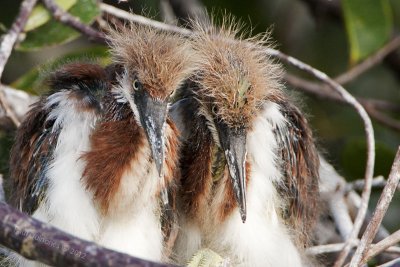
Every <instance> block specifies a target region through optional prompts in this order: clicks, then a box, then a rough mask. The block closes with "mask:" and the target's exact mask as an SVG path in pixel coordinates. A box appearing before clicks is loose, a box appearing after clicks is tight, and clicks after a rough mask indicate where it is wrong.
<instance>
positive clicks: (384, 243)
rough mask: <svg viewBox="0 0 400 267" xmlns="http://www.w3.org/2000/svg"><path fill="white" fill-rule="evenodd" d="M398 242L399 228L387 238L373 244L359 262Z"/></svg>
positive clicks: (399, 239)
mask: <svg viewBox="0 0 400 267" xmlns="http://www.w3.org/2000/svg"><path fill="white" fill-rule="evenodd" d="M399 242H400V230H397V231H396V232H394V233H393V234H391V235H390V236H388V237H387V238H385V239H383V240H382V241H380V242H378V243H376V244H375V245H373V246H372V247H371V248H370V249H369V250H368V252H367V253H366V254H365V256H364V258H363V259H362V261H361V263H365V262H366V261H367V260H368V259H370V258H372V257H374V256H376V255H378V254H379V253H381V252H382V251H385V250H386V249H387V248H389V247H391V246H393V245H395V244H397V243H399Z"/></svg>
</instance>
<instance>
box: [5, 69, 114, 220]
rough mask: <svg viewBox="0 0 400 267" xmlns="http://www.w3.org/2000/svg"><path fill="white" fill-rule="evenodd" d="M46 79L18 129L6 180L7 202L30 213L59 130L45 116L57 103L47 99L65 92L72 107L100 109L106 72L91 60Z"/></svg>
mask: <svg viewBox="0 0 400 267" xmlns="http://www.w3.org/2000/svg"><path fill="white" fill-rule="evenodd" d="M47 82H48V84H49V87H50V89H51V92H50V93H49V94H48V95H44V96H42V97H41V99H40V100H39V101H38V102H36V103H35V104H33V106H32V108H31V110H30V111H29V112H28V114H27V115H26V117H25V119H24V121H23V122H22V124H21V126H20V128H19V129H18V131H17V134H16V140H15V143H14V146H13V148H12V150H11V158H10V176H11V178H10V182H9V183H10V190H11V191H12V193H11V196H10V199H9V202H10V203H11V204H12V205H13V206H15V207H17V208H19V209H21V210H22V211H24V212H27V213H29V214H31V213H33V212H34V211H35V210H36V209H37V208H38V206H39V205H40V203H41V202H42V201H43V200H44V199H45V192H46V189H47V185H48V178H47V177H46V170H47V168H48V167H49V165H50V163H51V161H52V159H53V156H52V153H53V151H54V148H55V146H56V143H57V139H58V135H59V132H60V130H61V129H60V128H59V127H57V128H53V124H54V119H49V117H48V116H49V113H50V112H51V111H52V110H53V109H55V108H57V106H58V103H54V104H53V105H52V106H49V105H47V100H48V98H50V97H51V95H52V94H53V93H57V92H60V91H65V92H67V94H66V95H65V98H66V99H65V100H67V101H69V100H71V101H73V102H71V109H74V108H78V109H79V111H80V112H93V111H95V112H99V108H100V104H99V99H100V98H101V97H102V95H103V94H104V92H105V91H106V90H107V88H108V82H107V76H106V72H105V71H104V70H103V69H102V68H101V67H100V66H98V65H95V64H90V63H70V64H66V65H64V66H62V67H60V68H59V69H58V70H57V71H55V72H54V73H52V74H51V75H49V77H48V79H47ZM72 103H75V104H72ZM76 103H79V105H77V104H76ZM65 112H68V111H65ZM74 112H75V111H74Z"/></svg>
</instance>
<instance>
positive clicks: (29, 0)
mask: <svg viewBox="0 0 400 267" xmlns="http://www.w3.org/2000/svg"><path fill="white" fill-rule="evenodd" d="M36 2H37V0H24V1H23V2H22V4H21V7H20V9H19V13H18V16H17V18H16V20H15V21H14V23H13V24H12V25H11V28H10V30H9V31H8V33H7V34H5V35H4V36H3V37H2V38H1V44H0V78H1V76H2V75H3V71H4V67H5V65H6V63H7V61H8V58H9V57H10V55H11V51H12V49H13V47H14V45H15V42H16V41H17V39H18V36H19V34H20V33H21V31H22V30H23V28H24V27H25V24H26V22H27V20H28V17H29V14H30V13H31V12H32V9H33V7H34V6H35V4H36Z"/></svg>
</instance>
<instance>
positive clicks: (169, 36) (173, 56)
mask: <svg viewBox="0 0 400 267" xmlns="http://www.w3.org/2000/svg"><path fill="white" fill-rule="evenodd" d="M108 40H109V43H110V45H111V48H112V49H111V52H112V54H113V57H114V62H116V63H118V64H121V65H123V66H125V68H126V70H127V71H128V72H130V74H134V75H136V76H137V77H138V79H139V81H140V82H141V83H142V84H143V85H144V87H145V88H146V90H147V91H148V92H150V94H151V95H152V96H153V97H155V98H161V99H165V98H166V97H168V96H169V95H170V94H171V93H173V91H174V90H176V89H177V88H178V87H179V86H180V84H181V83H182V82H183V80H184V79H185V78H186V77H188V76H189V74H190V73H191V72H192V70H193V63H192V57H191V49H190V46H189V45H188V43H187V40H185V39H184V38H183V37H182V36H180V35H178V34H174V33H168V32H162V31H157V30H155V29H153V28H151V27H147V26H143V25H137V24H133V23H131V24H129V25H128V26H126V27H121V28H117V29H116V30H110V32H109V35H108Z"/></svg>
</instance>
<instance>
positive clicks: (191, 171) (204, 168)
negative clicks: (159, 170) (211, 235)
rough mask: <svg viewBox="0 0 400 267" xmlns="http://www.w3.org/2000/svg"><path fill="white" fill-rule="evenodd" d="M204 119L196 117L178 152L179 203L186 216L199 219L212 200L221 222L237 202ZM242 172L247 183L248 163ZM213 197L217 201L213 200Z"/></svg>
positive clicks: (221, 156)
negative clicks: (179, 155) (180, 160)
mask: <svg viewBox="0 0 400 267" xmlns="http://www.w3.org/2000/svg"><path fill="white" fill-rule="evenodd" d="M204 121H205V118H203V117H202V116H200V117H198V121H197V122H196V124H197V125H196V126H195V127H193V130H192V132H191V134H190V136H189V137H188V140H187V142H186V145H185V146H184V148H183V151H182V154H183V156H182V159H183V160H182V162H181V166H182V167H181V169H182V179H181V197H182V199H183V201H182V203H181V205H183V207H182V208H183V209H184V210H185V212H186V214H188V215H189V216H190V217H198V218H202V217H204V214H208V213H209V208H210V203H211V202H213V203H216V205H217V206H218V207H215V206H214V207H213V209H214V210H215V211H216V215H217V216H216V219H217V220H219V221H223V220H224V219H225V218H226V217H227V216H229V215H230V214H231V213H232V212H233V210H234V209H235V208H237V203H236V200H235V194H234V189H233V185H232V182H231V179H230V175H229V171H228V166H227V164H226V160H225V156H224V154H223V151H222V150H221V148H220V147H219V146H218V145H217V144H216V142H215V141H214V140H213V137H212V133H211V132H210V131H209V130H208V128H207V126H205V125H206V124H205V122H204ZM246 173H247V174H248V175H247V181H246V182H247V183H248V181H249V179H250V163H249V162H246ZM215 198H218V201H213V199H215Z"/></svg>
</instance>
